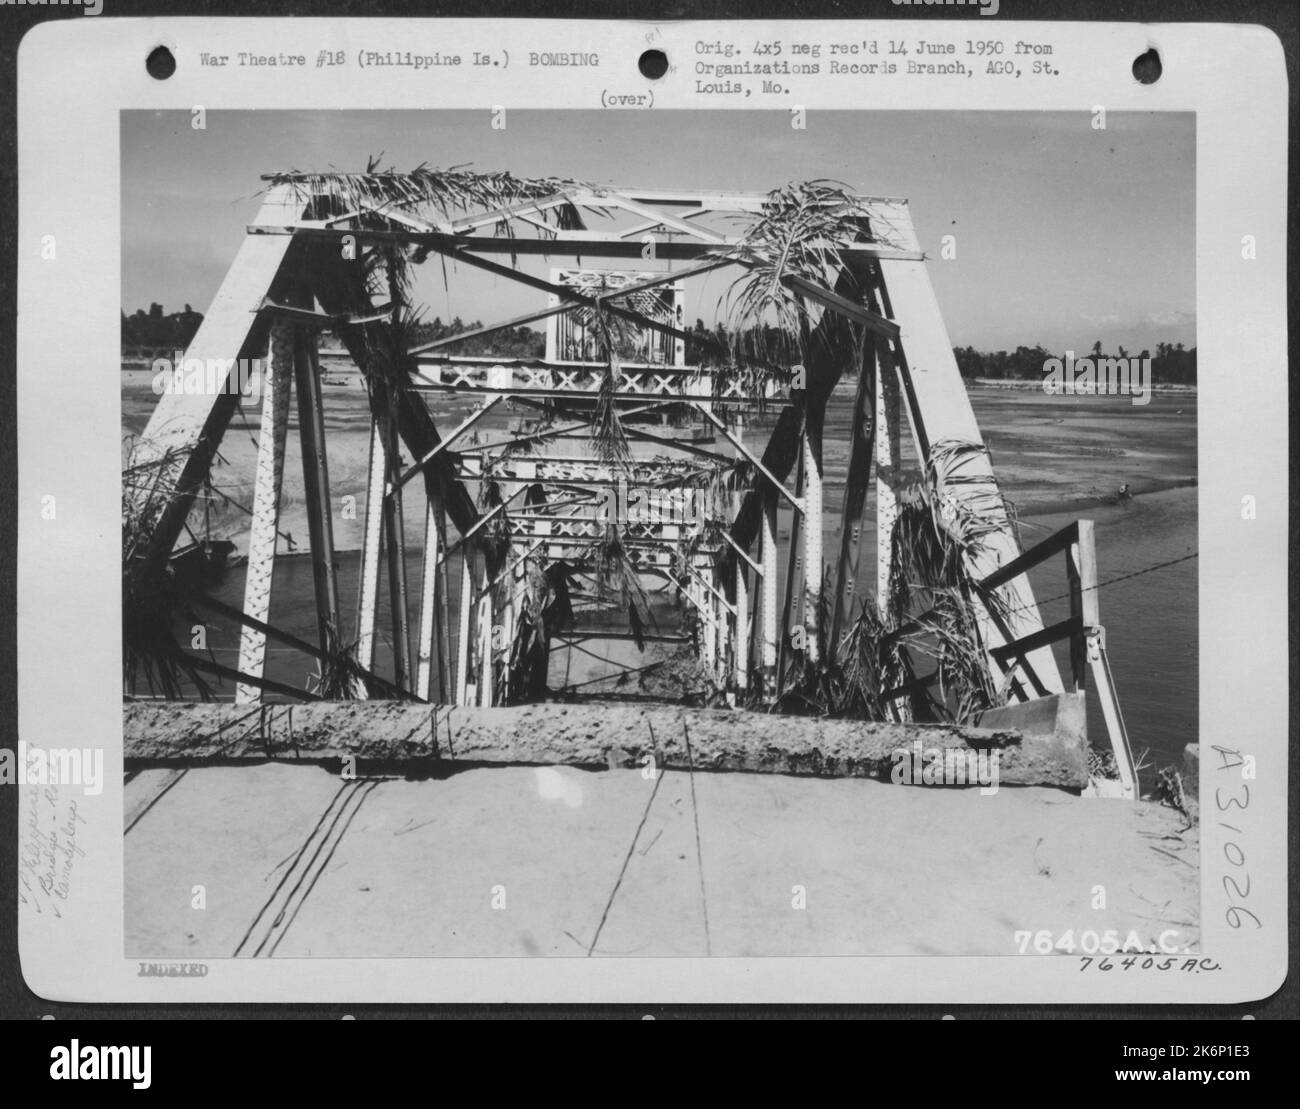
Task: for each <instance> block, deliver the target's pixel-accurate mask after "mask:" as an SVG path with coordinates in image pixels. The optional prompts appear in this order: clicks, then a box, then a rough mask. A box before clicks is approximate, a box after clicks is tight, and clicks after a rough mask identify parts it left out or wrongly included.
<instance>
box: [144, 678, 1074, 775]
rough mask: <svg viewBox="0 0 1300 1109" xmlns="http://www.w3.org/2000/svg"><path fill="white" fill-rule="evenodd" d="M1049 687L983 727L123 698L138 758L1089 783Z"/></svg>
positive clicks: (1068, 710) (756, 715) (1070, 706)
mask: <svg viewBox="0 0 1300 1109" xmlns="http://www.w3.org/2000/svg"><path fill="white" fill-rule="evenodd" d="M1045 700H1054V701H1056V704H1054V705H1052V706H1050V707H1049V706H1046V705H1038V707H1036V708H1034V709H1033V710H1032V711H1024V712H1023V713H1021V714H1020V715H1021V716H1022V717H1023V722H1024V724H1025V725H1026V726H1025V727H1013V726H1009V725H1010V724H1011V723H1012V722H1013V721H1015V720H1016V717H1017V714H1016V713H1015V712H1014V711H1010V710H1015V709H1019V708H1021V706H1010V710H1008V709H998V710H994V712H996V713H999V714H1002V716H1000V717H997V718H995V719H996V720H1005V721H1006V725H1002V724H999V726H997V727H989V726H984V725H985V723H986V722H987V721H988V719H989V716H990V715H991V714H988V713H986V714H985V717H984V719H983V720H982V721H981V726H978V727H973V726H966V725H951V724H906V723H903V724H899V723H878V722H865V721H848V720H832V719H826V718H820V717H804V716H779V715H775V714H771V713H761V712H752V711H746V710H729V709H694V708H685V707H682V706H675V705H660V704H629V703H615V702H592V703H589V704H561V703H539V704H529V705H518V706H513V707H507V708H475V707H466V706H446V705H422V704H412V703H409V702H400V701H339V702H330V703H323V702H313V703H310V704H301V705H264V706H256V707H253V708H250V707H249V706H246V705H233V704H228V703H215V704H214V703H207V704H201V703H190V702H159V701H138V702H128V703H127V704H126V705H125V706H124V713H123V731H124V738H125V745H124V750H123V755H124V758H125V760H126V764H127V766H128V768H130V769H137V768H140V767H142V766H145V765H151V766H197V765H205V764H206V765H218V764H228V763H236V764H237V763H240V762H246V761H250V760H254V761H264V760H276V761H285V760H289V761H302V762H312V763H326V764H330V763H333V762H334V761H336V760H345V759H350V760H353V765H355V764H357V763H364V764H365V765H366V766H367V767H370V768H379V767H387V768H393V769H395V770H397V771H398V772H401V773H409V772H410V771H411V770H413V769H415V767H414V766H413V765H412V764H418V763H424V764H431V765H434V766H438V765H446V764H454V765H455V766H456V767H461V766H465V767H468V766H470V765H516V766H520V765H523V766H549V765H570V766H576V767H596V768H601V769H605V768H620V767H646V766H650V765H653V766H655V767H657V768H662V769H668V770H699V771H748V772H752V773H770V774H791V775H798V776H814V777H828V778H840V777H853V778H873V779H876V780H879V781H890V780H898V775H897V774H896V768H898V767H899V766H900V765H901V764H902V763H903V762H908V763H909V764H910V765H911V766H914V767H915V768H916V769H917V771H918V774H917V777H918V780H919V778H920V774H919V771H920V769H921V763H922V762H923V761H924V762H933V759H934V758H935V757H938V758H939V759H941V760H942V759H948V760H949V763H950V765H952V764H956V763H961V764H962V765H963V766H966V765H967V764H968V763H969V764H971V765H973V764H974V759H973V758H971V757H970V756H975V757H978V756H979V754H980V752H984V753H986V754H989V755H992V754H996V756H997V758H996V767H997V770H996V773H997V784H998V785H999V786H1001V785H1009V786H1010V785H1023V786H1054V787H1057V788H1061V789H1068V790H1073V791H1079V790H1082V789H1083V788H1084V787H1086V786H1087V784H1088V772H1087V740H1086V731H1085V728H1084V724H1083V721H1084V714H1083V705H1082V699H1081V695H1076V694H1062V695H1060V696H1059V697H1057V698H1049V699H1045ZM1035 704H1037V703H1035ZM1008 713H1009V715H1008ZM968 777H974V775H973V774H969V775H968ZM927 784H929V783H928V782H927ZM936 784H940V783H936ZM945 784H951V783H945ZM962 784H966V783H965V782H963V783H962ZM968 784H971V785H977V784H979V783H978V782H977V781H971V782H969V783H968Z"/></svg>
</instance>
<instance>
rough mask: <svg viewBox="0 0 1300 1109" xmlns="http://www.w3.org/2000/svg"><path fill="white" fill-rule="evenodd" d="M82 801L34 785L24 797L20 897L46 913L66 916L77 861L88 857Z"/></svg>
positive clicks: (59, 791) (58, 790) (54, 789)
mask: <svg viewBox="0 0 1300 1109" xmlns="http://www.w3.org/2000/svg"><path fill="white" fill-rule="evenodd" d="M78 800H79V798H77V797H73V796H69V795H68V794H67V793H65V792H64V791H61V790H60V789H59V788H58V787H57V786H45V787H43V788H39V789H38V788H36V787H30V788H29V789H28V790H27V791H26V792H25V795H24V797H23V820H22V847H21V849H20V851H19V865H18V898H19V901H21V902H22V903H23V904H26V905H30V906H31V907H32V908H33V909H35V910H36V912H38V913H41V914H43V915H44V914H50V915H52V916H54V917H62V916H63V908H64V906H65V905H66V903H67V900H68V894H69V892H70V890H71V888H72V874H73V871H74V870H75V869H76V864H77V860H78V859H80V858H84V857H85V851H83V850H82V848H81V846H80V845H79V844H78V842H77V839H78V837H79V836H80V835H82V834H84V830H85V824H86V819H85V817H83V816H82V815H81V813H80V812H78V810H77V804H78Z"/></svg>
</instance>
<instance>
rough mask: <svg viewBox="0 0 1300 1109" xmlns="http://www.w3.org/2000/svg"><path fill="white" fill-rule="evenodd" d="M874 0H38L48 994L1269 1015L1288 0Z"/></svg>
mask: <svg viewBox="0 0 1300 1109" xmlns="http://www.w3.org/2000/svg"><path fill="white" fill-rule="evenodd" d="M106 2H107V0H106ZM882 6H885V5H882ZM887 6H888V7H889V11H890V14H891V15H892V16H893V18H875V17H874V16H873V15H871V14H870V13H868V14H867V16H866V17H865V18H860V19H852V20H845V19H840V18H838V17H836V18H830V19H821V20H813V19H808V20H799V19H794V18H782V19H752V20H750V19H745V20H732V21H725V20H717V19H714V20H707V19H694V18H680V17H674V18H673V19H670V20H666V21H664V22H655V21H654V19H653V18H652V17H650V16H648V15H647V16H646V17H644V18H637V19H634V20H621V19H611V20H606V21H603V22H596V21H589V20H580V19H569V18H564V17H563V15H562V13H556V16H555V18H550V19H545V20H533V19H508V20H502V21H486V20H477V19H456V18H448V19H442V18H431V19H415V20H400V19H390V18H385V17H382V16H378V15H376V17H374V18H367V19H359V18H358V19H353V18H338V19H315V18H304V19H277V18H268V19H253V18H247V19H245V18H234V19H203V18H193V19H182V18H171V17H158V18H156V19H148V20H137V19H118V18H111V17H110V18H93V17H92V18H87V17H82V18H79V19H76V20H74V19H62V20H60V21H58V22H57V23H49V24H41V25H37V26H36V27H35V29H34V30H32V31H29V32H28V33H27V34H26V36H25V37H24V39H23V41H22V44H21V50H20V52H19V58H18V73H19V81H18V87H19V92H20V96H19V127H18V131H17V138H18V143H17V159H18V165H19V173H18V177H17V194H18V213H19V214H18V223H17V230H16V232H15V236H14V237H15V239H16V241H17V242H18V243H19V246H20V249H19V251H18V252H17V254H18V256H17V266H18V280H17V314H16V317H15V319H16V355H17V358H16V363H17V376H16V382H17V390H16V395H15V401H14V405H13V415H14V422H15V426H16V428H17V440H16V443H15V445H14V452H13V453H14V454H15V455H16V457H17V461H18V466H17V477H16V480H15V482H14V483H13V494H14V499H15V504H16V505H17V506H18V509H19V521H18V526H17V531H16V535H17V540H16V545H17V573H16V584H17V590H16V606H15V611H16V623H17V640H16V644H17V651H18V664H17V665H16V667H15V675H16V676H15V682H14V689H15V697H14V700H15V702H16V714H15V715H16V728H15V729H14V734H13V742H12V747H2V748H0V785H13V786H14V787H15V788H14V789H13V790H12V791H0V800H3V801H5V802H6V803H8V801H9V800H10V799H11V798H12V800H13V808H14V809H15V814H16V817H17V830H18V831H17V842H16V844H15V849H16V850H15V853H16V856H17V862H16V866H15V867H14V868H13V875H12V878H13V881H14V886H15V893H16V897H17V914H16V917H17V921H16V929H15V945H14V946H15V948H16V951H17V959H18V963H19V971H20V977H21V981H22V984H23V989H24V990H26V991H27V994H29V995H30V998H29V1000H28V1001H27V1002H25V1005H26V1006H27V1007H26V1008H24V1009H23V1010H22V1011H23V1012H24V1013H25V1014H26V1015H29V1016H34V1017H42V1016H50V1017H52V1018H53V1019H56V1020H62V1019H64V1017H65V1016H67V1015H68V1014H69V1012H70V1009H71V1008H75V1007H76V1006H101V1007H103V1008H104V1009H105V1010H113V1009H115V1008H116V1007H122V1006H138V1007H140V1009H141V1011H142V1012H146V1013H149V1014H154V1013H166V1012H167V1011H168V1009H167V1008H165V1007H176V1012H177V1013H180V1012H181V1011H182V1010H184V1011H187V1012H188V1010H187V1009H185V1007H195V1008H196V1010H197V1009H202V1008H203V1007H208V1008H213V1007H217V1006H226V1007H227V1008H226V1009H225V1010H223V1011H224V1013H225V1015H227V1016H234V1017H240V1016H243V1015H247V1014H250V1013H253V1014H257V1013H260V1014H261V1015H263V1016H266V1015H272V1014H274V1013H275V1012H278V1011H279V1010H275V1009H271V1008H270V1006H281V1007H284V1006H301V1007H302V1011H303V1012H304V1013H307V1014H309V1015H313V1016H323V1017H325V1018H327V1019H330V1020H338V1019H340V1018H346V1017H356V1018H358V1019H365V1018H368V1017H372V1016H376V1015H383V1013H382V1012H381V1010H387V1011H388V1012H389V1015H400V1016H407V1015H422V1014H423V1013H424V1010H425V1009H427V1008H430V1007H437V1006H445V1007H464V1009H466V1010H469V1009H472V1008H473V1007H484V1008H483V1011H484V1012H485V1013H486V1012H487V1011H488V1010H491V1009H492V1007H494V1006H496V1007H508V1006H524V1007H527V1006H536V1007H539V1009H540V1008H541V1007H556V1006H559V1007H564V1006H568V1007H570V1009H569V1010H567V1011H568V1012H570V1013H575V1014H576V1013H577V1012H578V1011H579V1009H580V1007H583V1006H594V1007H601V1006H604V1007H608V1008H605V1009H599V1008H598V1009H597V1015H600V1014H602V1013H613V1010H614V1009H615V1008H617V1007H622V1009H621V1010H619V1011H620V1012H621V1013H622V1014H623V1015H625V1016H628V1017H641V1016H650V1017H656V1018H657V1017H658V1016H670V1015H673V1014H672V1012H671V1007H673V1006H677V1007H683V1008H684V1007H690V1006H698V1007H702V1008H708V1007H713V1008H719V1007H726V1006H750V1007H753V1011H752V1012H751V1013H750V1014H749V1015H766V1013H767V1010H766V1009H763V1008H762V1007H770V1008H775V1007H801V1008H803V1009H807V1010H809V1012H811V1011H812V1010H813V1009H815V1008H816V1007H817V1006H840V1007H842V1009H843V1013H845V1014H849V1015H852V1014H856V1013H859V1011H862V1012H865V1011H866V1010H867V1009H869V1008H873V1007H875V1008H879V1007H883V1006H890V1007H895V1008H897V1009H900V1010H902V1009H909V1010H910V1009H913V1008H915V1009H916V1014H915V1015H917V1019H936V1020H937V1019H940V1018H947V1017H952V1018H953V1019H958V1020H962V1019H967V1018H969V1017H971V1016H978V1017H979V1018H980V1019H983V1017H985V1016H993V1017H1001V1016H1003V1015H1005V1014H1009V1013H1011V1012H1012V1011H1013V1010H1015V1011H1017V1012H1020V1013H1021V1015H1023V1014H1024V1013H1025V1012H1026V1011H1027V1010H1026V1009H1025V1008H1024V1007H1025V1006H1031V1005H1032V1006H1039V1007H1043V1010H1044V1012H1045V1013H1046V1015H1048V1016H1051V1017H1056V1016H1062V1015H1069V1014H1070V1013H1074V1012H1076V1011H1079V1012H1082V1011H1084V1010H1085V1009H1086V1010H1087V1011H1088V1012H1090V1013H1092V1014H1093V1015H1094V1016H1103V1015H1104V1011H1103V1009H1102V1007H1103V1006H1110V1007H1111V1010H1110V1011H1111V1012H1115V1011H1118V1010H1119V1009H1121V1008H1122V1007H1124V1006H1130V1007H1147V1008H1149V1009H1151V1010H1152V1011H1154V1012H1156V1013H1157V1015H1175V1014H1177V1013H1179V1012H1183V1011H1187V1010H1188V1008H1189V1007H1199V1008H1198V1011H1201V1012H1204V1011H1208V1012H1210V1013H1211V1014H1212V1015H1226V1016H1229V1017H1231V1018H1232V1019H1238V1018H1239V1017H1254V1016H1256V1015H1259V1016H1261V1017H1264V1016H1267V1015H1269V1014H1272V1013H1276V1012H1277V1010H1278V1008H1279V1006H1282V1005H1283V1002H1279V1001H1278V1000H1277V997H1275V996H1274V995H1275V994H1277V992H1278V991H1279V990H1282V989H1283V984H1284V982H1285V978H1286V969H1287V958H1288V953H1289V951H1290V950H1291V949H1290V947H1289V946H1288V945H1289V939H1288V937H1289V931H1288V928H1289V915H1288V900H1287V899H1288V896H1290V895H1291V894H1292V893H1293V892H1294V887H1293V885H1288V882H1291V881H1292V880H1293V871H1294V865H1293V858H1292V857H1291V856H1289V855H1288V842H1287V834H1288V823H1287V821H1288V813H1289V812H1290V811H1291V807H1290V794H1289V792H1288V791H1289V790H1290V789H1291V788H1292V781H1291V779H1290V778H1289V776H1288V775H1289V769H1288V767H1289V764H1288V760H1292V761H1294V750H1295V749H1296V748H1295V747H1294V745H1293V744H1291V743H1290V740H1289V738H1288V737H1289V731H1288V727H1289V723H1288V722H1289V719H1290V717H1289V713H1290V711H1291V706H1290V688H1291V686H1290V682H1289V678H1288V664H1289V659H1290V647H1291V645H1290V640H1289V629H1290V626H1291V622H1290V621H1289V619H1288V613H1289V605H1290V604H1291V600H1290V593H1289V587H1288V578H1287V568H1288V557H1289V553H1288V552H1289V546H1288V535H1289V531H1290V528H1291V520H1290V500H1291V497H1290V492H1289V487H1288V480H1289V476H1288V475H1289V471H1288V447H1287V442H1288V435H1289V424H1288V404H1289V394H1288V378H1287V367H1288V363H1287V347H1286V343H1287V329H1286V320H1287V311H1288V305H1287V296H1286V294H1287V286H1286V274H1287V252H1286V220H1285V216H1286V199H1287V193H1286V174H1287V164H1286V157H1285V151H1286V149H1287V147H1286V109H1287V103H1288V101H1287V97H1288V96H1289V95H1290V93H1289V90H1288V88H1287V84H1286V57H1285V51H1284V46H1283V40H1282V39H1279V37H1278V36H1277V35H1276V34H1274V32H1273V31H1272V30H1270V29H1268V28H1266V27H1263V26H1256V25H1249V24H1222V25H1218V24H1216V25H1209V24H1197V25H1192V24H1190V23H1184V24H1173V23H1167V24H1155V23H1151V24H1138V23H1135V22H1105V21H1102V20H1097V21H1094V22H1091V23H1089V22H1082V21H1067V20H1057V21H1055V22H1049V21H1046V20H1043V21H1039V20H1037V19H1030V18H1024V17H1020V18H1005V17H1004V16H1003V15H1002V14H999V11H1001V10H1002V9H1006V8H1007V7H1008V6H1009V0H1007V2H1004V3H1003V4H1002V5H1001V9H999V11H995V10H993V9H995V8H998V5H994V4H987V5H986V4H971V5H968V6H967V7H968V9H969V10H967V11H965V12H960V13H955V14H954V13H946V14H950V15H952V16H953V17H952V18H938V17H933V18H932V17H929V16H926V17H919V16H918V17H917V18H907V17H906V16H905V13H904V15H903V16H900V15H899V14H898V13H897V12H895V11H894V9H895V8H898V9H900V11H901V10H902V9H903V8H906V7H908V6H907V5H893V4H889V5H887ZM916 7H917V8H925V7H927V6H926V5H917V6H916ZM106 14H109V13H107V12H106ZM958 16H960V18H958ZM68 58H75V59H76V61H77V64H76V65H75V66H69V65H68V64H67V63H66V59H68ZM0 407H3V405H0ZM1288 868H1290V869H1288ZM33 999H34V1000H33ZM651 1006H658V1007H659V1008H658V1009H650V1008H649V1007H651ZM257 1007H261V1008H257ZM401 1007H409V1012H408V1011H406V1009H405V1008H403V1009H402V1011H401V1012H400V1013H399V1012H398V1011H397V1010H398V1009H399V1008H401ZM916 1007H922V1008H916ZM976 1007H982V1008H981V1009H980V1012H979V1013H975V1012H974V1011H973V1010H974V1009H975V1008H976ZM1015 1007H1020V1008H1019V1009H1015ZM643 1008H644V1009H645V1011H644V1012H642V1011H641V1010H642V1009H643ZM516 1012H518V1010H516ZM1116 1034H1118V1033H1116ZM61 1042H62V1046H63V1048H64V1049H65V1050H66V1052H67V1060H66V1062H65V1070H67V1071H68V1072H69V1073H68V1074H67V1075H64V1076H62V1077H76V1076H77V1075H74V1074H72V1070H73V1063H74V1061H75V1056H76V1053H77V1049H76V1047H75V1044H72V1043H71V1041H68V1040H64V1041H61ZM85 1042H86V1043H94V1042H96V1041H92V1040H89V1039H87V1040H85ZM1222 1042H1223V1043H1225V1044H1232V1043H1235V1042H1236V1041H1233V1040H1231V1038H1228V1039H1224V1040H1223V1041H1222ZM1172 1044H1173V1041H1170V1043H1169V1044H1165V1045H1164V1046H1165V1047H1169V1048H1171V1045H1172ZM1124 1046H1126V1047H1132V1048H1133V1049H1134V1051H1135V1052H1138V1051H1139V1049H1141V1050H1143V1051H1145V1050H1146V1049H1147V1048H1151V1049H1152V1050H1154V1048H1153V1047H1152V1044H1151V1043H1148V1042H1147V1041H1145V1040H1138V1039H1134V1040H1133V1041H1132V1042H1131V1043H1129V1041H1127V1040H1126V1041H1125V1044H1124ZM1157 1046H1158V1045H1157ZM1171 1049H1172V1048H1171ZM105 1050H109V1049H107V1048H106V1049H105ZM1115 1050H1118V1049H1117V1048H1116V1049H1115ZM1113 1053H1114V1052H1113V1051H1112V1049H1111V1048H1106V1050H1105V1052H1102V1053H1098V1054H1096V1055H1095V1057H1092V1056H1089V1061H1088V1066H1089V1067H1093V1066H1094V1065H1095V1066H1102V1067H1103V1068H1104V1067H1107V1066H1114V1067H1124V1066H1142V1065H1146V1064H1145V1063H1144V1062H1137V1063H1134V1062H1131V1061H1130V1062H1129V1063H1125V1062H1124V1061H1123V1060H1124V1059H1126V1058H1128V1056H1126V1055H1122V1054H1121V1055H1117V1056H1116V1060H1114V1061H1113V1060H1112V1059H1111V1054H1113ZM1139 1054H1140V1052H1139ZM1050 1057H1051V1056H1050V1055H1047V1056H1043V1058H1050ZM1133 1058H1135V1059H1136V1058H1137V1055H1134V1056H1133ZM1143 1058H1144V1059H1145V1058H1146V1056H1143ZM1179 1058H1181V1057H1179ZM1234 1059H1235V1056H1234ZM53 1062H54V1064H56V1065H57V1064H58V1060H54V1061H53ZM1178 1065H1180V1066H1181V1063H1180V1064H1178ZM1188 1065H1189V1066H1193V1065H1195V1064H1194V1063H1192V1062H1191V1060H1190V1059H1189V1060H1188ZM1216 1065H1217V1064H1216ZM1222 1065H1223V1066H1224V1067H1225V1068H1229V1069H1232V1068H1235V1066H1236V1065H1237V1064H1236V1063H1235V1062H1234V1063H1233V1064H1231V1067H1230V1065H1229V1064H1228V1063H1226V1062H1225V1063H1223V1064H1222ZM1197 1073H1199V1072H1197ZM1232 1073H1233V1075H1235V1074H1236V1073H1237V1072H1236V1070H1235V1069H1233V1070H1232ZM52 1077H53V1078H54V1079H56V1080H57V1079H59V1078H60V1077H61V1076H60V1075H52ZM158 1080H159V1083H160V1085H161V1084H162V1077H161V1072H160V1073H159V1079H158ZM1223 1080H1234V1081H1235V1080H1237V1079H1236V1078H1231V1077H1230V1078H1229V1079H1223Z"/></svg>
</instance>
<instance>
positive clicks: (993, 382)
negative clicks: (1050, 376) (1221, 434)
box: [963, 377, 1196, 393]
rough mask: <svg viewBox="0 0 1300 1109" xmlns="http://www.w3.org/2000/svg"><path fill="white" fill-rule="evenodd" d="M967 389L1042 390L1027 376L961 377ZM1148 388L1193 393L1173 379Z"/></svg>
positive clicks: (1163, 391)
mask: <svg viewBox="0 0 1300 1109" xmlns="http://www.w3.org/2000/svg"><path fill="white" fill-rule="evenodd" d="M963 380H964V381H965V383H966V387H967V388H968V389H969V388H971V387H974V388H976V389H1009V390H1012V391H1014V392H1021V393H1040V392H1042V391H1043V383H1042V382H1041V381H1033V380H1030V379H1028V378H1001V377H968V378H963ZM1150 389H1151V391H1152V392H1154V393H1195V392H1196V386H1195V385H1184V384H1182V383H1181V382H1175V381H1153V382H1151V385H1150Z"/></svg>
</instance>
